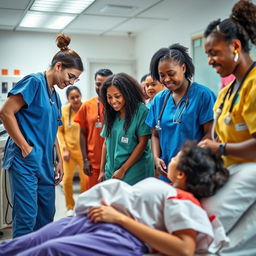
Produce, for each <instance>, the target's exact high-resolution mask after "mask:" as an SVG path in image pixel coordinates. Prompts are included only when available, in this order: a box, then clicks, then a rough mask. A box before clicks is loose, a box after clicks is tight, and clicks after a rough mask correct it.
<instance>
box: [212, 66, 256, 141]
mask: <svg viewBox="0 0 256 256" xmlns="http://www.w3.org/2000/svg"><path fill="white" fill-rule="evenodd" d="M255 66H256V62H253V63H252V65H251V66H250V67H249V69H248V70H247V71H246V73H245V75H244V76H243V78H242V80H241V82H240V84H239V85H238V88H237V90H236V92H235V95H234V97H233V99H232V102H231V105H230V108H229V111H228V114H227V116H226V117H225V118H224V123H225V124H226V125H230V124H231V121H232V119H231V113H232V111H233V108H234V105H235V102H236V100H237V97H238V93H239V91H240V89H241V88H242V85H243V83H244V80H245V79H246V77H247V76H248V74H249V73H250V72H251V70H252V69H253V68H254V67H255ZM236 83H237V81H236V79H235V80H234V81H233V83H232V84H231V85H230V86H229V88H228V90H227V91H226V93H225V95H224V97H223V99H222V102H221V104H220V105H219V107H218V108H217V109H216V111H215V113H214V121H213V125H212V134H211V136H212V139H213V140H216V139H217V138H215V128H216V123H217V120H218V119H219V117H220V115H221V113H222V110H223V107H224V104H225V101H226V98H227V97H228V98H230V96H231V94H232V92H233V90H234V87H235V84H236Z"/></svg>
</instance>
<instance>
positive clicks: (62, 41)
mask: <svg viewBox="0 0 256 256" xmlns="http://www.w3.org/2000/svg"><path fill="white" fill-rule="evenodd" d="M70 41H71V39H70V37H69V36H67V35H65V34H59V35H58V36H57V38H56V42H57V46H58V47H59V48H60V50H61V51H67V50H68V49H69V48H68V45H69V44H70Z"/></svg>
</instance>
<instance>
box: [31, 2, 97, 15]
mask: <svg viewBox="0 0 256 256" xmlns="http://www.w3.org/2000/svg"><path fill="white" fill-rule="evenodd" d="M94 1H95V0H35V2H34V3H33V5H32V6H31V8H30V10H32V11H41V12H61V13H74V14H79V13H81V12H83V11H84V10H85V9H86V8H87V7H88V6H89V5H91V4H92V3H93V2H94Z"/></svg>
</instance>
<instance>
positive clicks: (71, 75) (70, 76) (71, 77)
mask: <svg viewBox="0 0 256 256" xmlns="http://www.w3.org/2000/svg"><path fill="white" fill-rule="evenodd" d="M68 79H69V80H73V81H74V83H76V82H78V81H80V79H79V78H78V77H77V76H75V75H74V74H72V73H68Z"/></svg>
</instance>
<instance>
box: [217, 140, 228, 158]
mask: <svg viewBox="0 0 256 256" xmlns="http://www.w3.org/2000/svg"><path fill="white" fill-rule="evenodd" d="M226 146H227V143H220V145H219V152H220V154H221V155H222V156H227V155H228V154H227V152H226Z"/></svg>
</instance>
